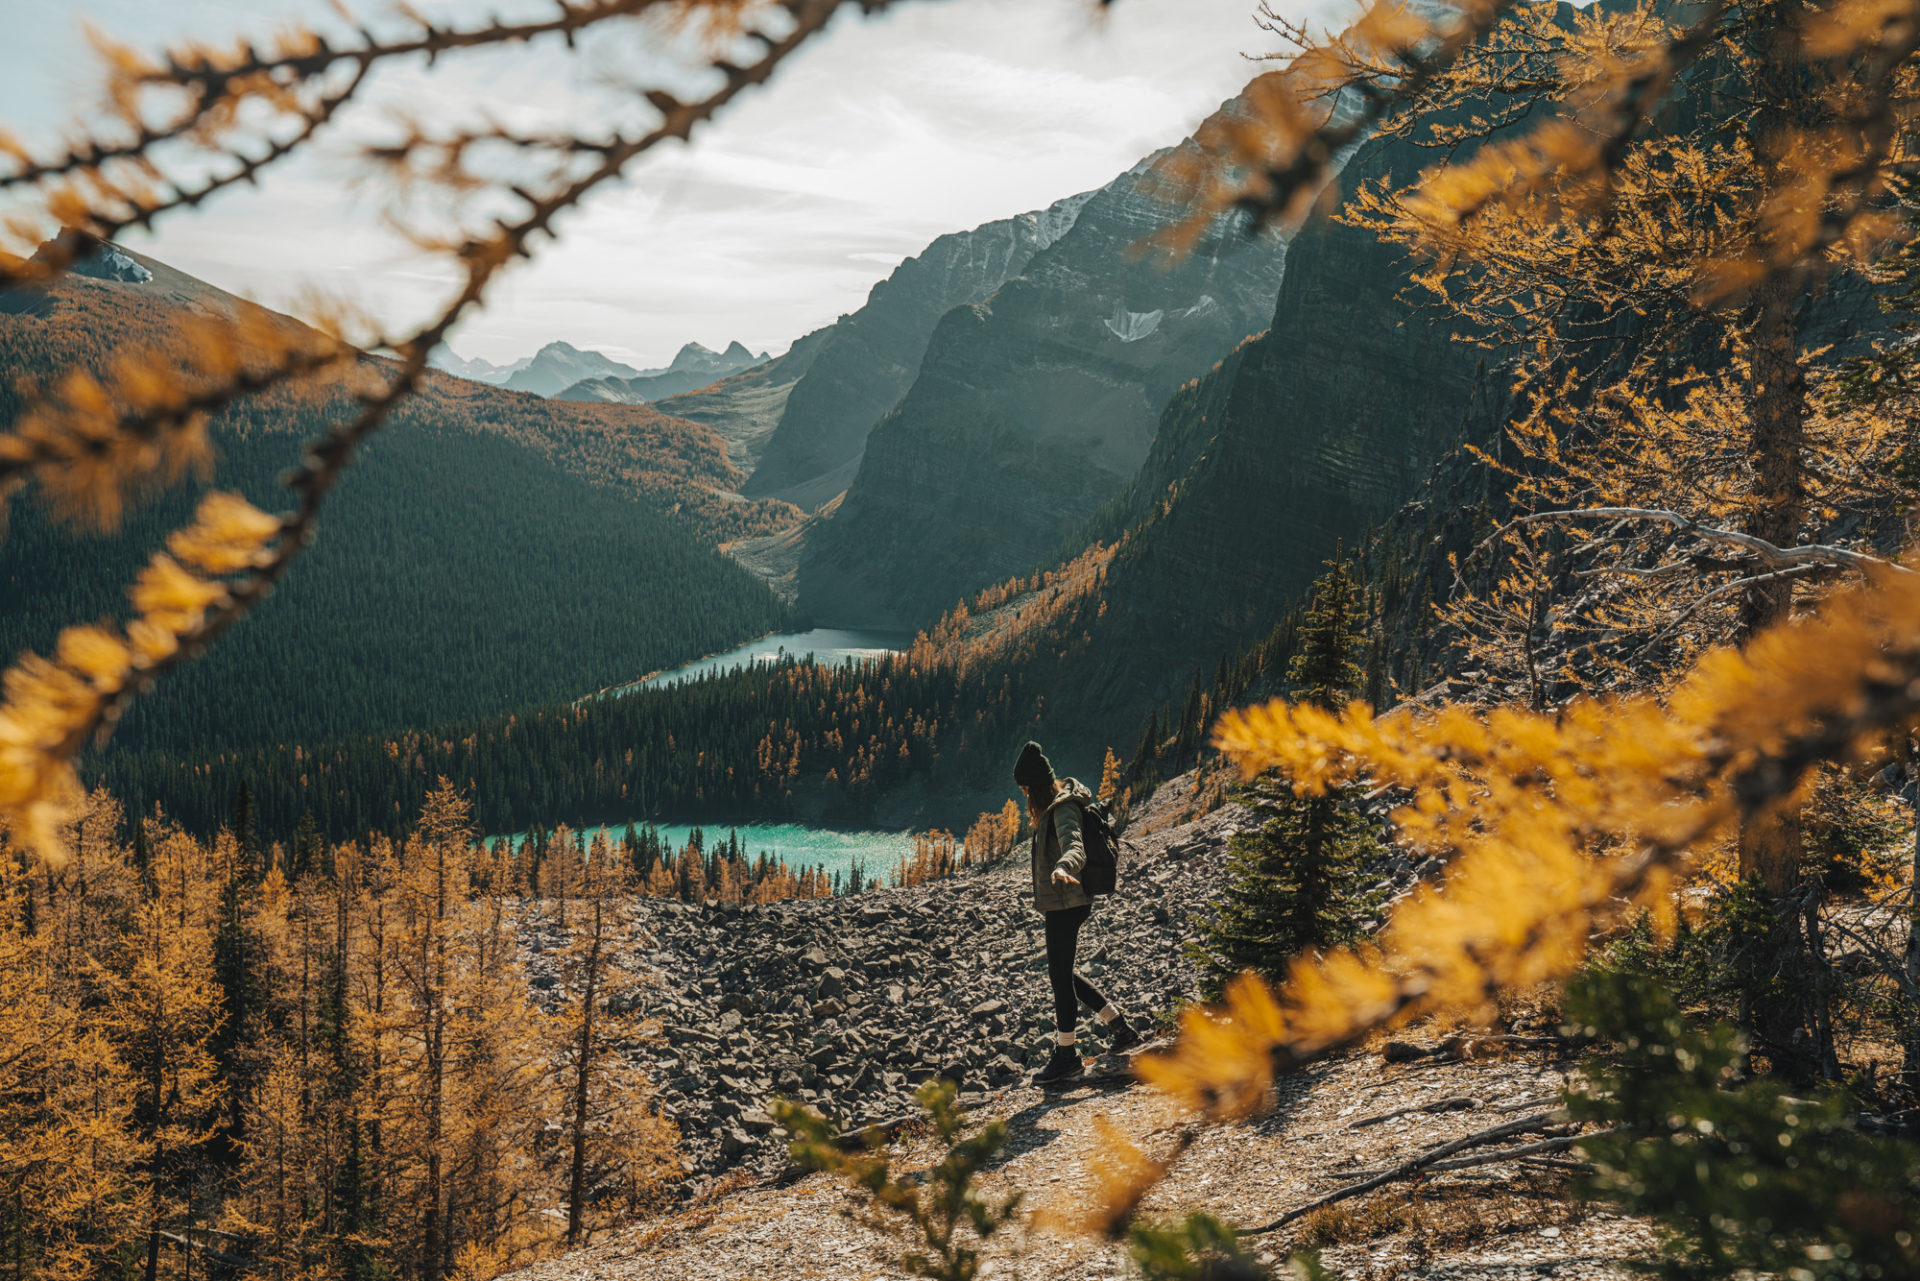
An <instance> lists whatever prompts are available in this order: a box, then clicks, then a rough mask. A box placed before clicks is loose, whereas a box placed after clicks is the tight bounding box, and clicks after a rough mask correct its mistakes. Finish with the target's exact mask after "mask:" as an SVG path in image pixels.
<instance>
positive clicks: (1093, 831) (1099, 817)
mask: <svg viewBox="0 0 1920 1281" xmlns="http://www.w3.org/2000/svg"><path fill="white" fill-rule="evenodd" d="M1080 839H1081V840H1083V841H1084V842H1086V846H1087V863H1086V866H1085V867H1083V868H1081V869H1080V888H1081V889H1083V890H1085V891H1086V892H1087V893H1089V894H1096V895H1097V894H1111V893H1113V890H1114V887H1115V886H1116V885H1117V884H1119V881H1120V834H1119V833H1118V832H1116V831H1114V830H1113V806H1111V805H1109V804H1108V803H1107V802H1106V801H1088V802H1087V803H1085V804H1084V805H1082V806H1081V807H1080Z"/></svg>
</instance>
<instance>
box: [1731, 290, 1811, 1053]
mask: <svg viewBox="0 0 1920 1281" xmlns="http://www.w3.org/2000/svg"><path fill="white" fill-rule="evenodd" d="M1796 302H1797V299H1796V298H1795V296H1794V295H1793V293H1792V292H1791V291H1790V290H1789V289H1788V288H1787V286H1786V285H1784V284H1782V283H1778V282H1776V283H1773V284H1770V285H1767V286H1765V287H1764V288H1763V289H1762V290H1761V291H1760V294H1759V296H1758V297H1757V298H1756V300H1755V311H1754V314H1753V316H1754V318H1753V328H1752V329H1751V330H1750V331H1749V333H1748V334H1747V336H1746V342H1745V344H1744V355H1745V356H1746V358H1747V361H1748V366H1749V371H1750V374H1749V376H1750V379H1751V382H1750V384H1749V400H1748V413H1749V417H1750V424H1749V426H1750V432H1751V435H1750V437H1749V441H1748V458H1749V460H1750V462H1751V464H1752V468H1753V492H1752V495H1751V497H1750V498H1749V501H1748V514H1747V521H1746V526H1747V532H1748V533H1751V534H1755V535H1758V536H1759V537H1761V538H1765V539H1766V540H1767V541H1769V542H1771V543H1773V544H1774V545H1776V546H1779V547H1792V546H1794V545H1795V544H1796V543H1798V542H1799V540H1800V535H1801V532H1802V528H1803V526H1804V525H1805V523H1806V519H1807V473H1806V456H1805V449H1806V425H1807V416H1808V412H1809V406H1808V399H1807V378H1806V372H1805V371H1804V370H1803V369H1802V368H1801V367H1800V336H1799V331H1798V328H1797V326H1796V325H1795V319H1794V311H1795V305H1796ZM1792 610H1793V583H1792V581H1791V580H1784V581H1780V582H1774V583H1768V584H1763V585H1761V586H1758V587H1755V588H1752V589H1749V591H1748V592H1747V596H1746V599H1745V601H1744V602H1743V604H1742V609H1741V630H1742V632H1743V633H1744V635H1745V636H1747V637H1749V638H1751V637H1752V636H1754V635H1755V634H1757V633H1758V632H1760V631H1763V630H1765V629H1766V628H1768V627H1771V626H1772V625H1774V624H1775V623H1778V622H1781V621H1783V620H1785V619H1786V618H1787V617H1788V615H1790V614H1791V613H1792ZM1801 846H1802V838H1801V823H1800V806H1799V803H1798V802H1797V801H1792V800H1788V801H1785V802H1783V803H1782V804H1780V805H1777V806H1775V807H1773V808H1771V809H1769V810H1766V811H1763V812H1761V813H1759V814H1755V815H1752V816H1750V817H1749V818H1748V819H1746V820H1745V821H1744V822H1743V823H1742V824H1741V825H1740V876H1741V879H1742V880H1746V881H1750V882H1756V883H1758V885H1759V886H1760V887H1761V888H1762V889H1764V890H1765V891H1766V893H1767V896H1768V897H1769V898H1770V899H1771V900H1772V905H1773V907H1774V908H1775V911H1774V913H1773V925H1772V926H1771V928H1769V929H1768V931H1767V933H1766V935H1765V937H1764V938H1762V939H1756V940H1753V941H1752V943H1751V944H1750V945H1748V946H1747V947H1745V948H1743V953H1744V955H1745V956H1746V958H1747V961H1746V964H1745V968H1746V971H1747V972H1746V974H1745V975H1743V983H1744V985H1745V986H1746V987H1747V988H1748V990H1747V991H1746V992H1744V993H1743V994H1742V1006H1743V1009H1744V1010H1745V1011H1747V1012H1748V1015H1749V1018H1750V1020H1751V1021H1750V1022H1748V1026H1749V1028H1750V1029H1751V1030H1752V1031H1753V1032H1754V1034H1755V1035H1756V1037H1757V1038H1758V1039H1759V1040H1760V1041H1761V1042H1762V1043H1763V1044H1764V1045H1765V1046H1766V1047H1767V1049H1768V1051H1769V1058H1770V1059H1772V1060H1773V1062H1774V1068H1775V1070H1776V1071H1777V1070H1782V1069H1784V1070H1786V1071H1787V1072H1788V1073H1790V1074H1791V1075H1793V1076H1795V1077H1796V1078H1803V1077H1808V1076H1811V1075H1812V1073H1813V1071H1814V1070H1815V1066H1816V1064H1817V1063H1818V1062H1819V1060H1820V1059H1822V1058H1824V1057H1825V1056H1824V1055H1822V1054H1820V1053H1819V1052H1818V1051H1817V1050H1816V1051H1815V1052H1814V1053H1813V1054H1808V1053H1807V1045H1808V1042H1809V1040H1810V1039H1811V1040H1813V1041H1818V1040H1819V1031H1818V1027H1819V1022H1820V1019H1819V1013H1818V1010H1817V1008H1816V1007H1817V1001H1816V999H1815V996H1816V993H1815V990H1814V989H1815V987H1816V986H1817V976H1816V975H1815V973H1814V968H1815V967H1814V965H1813V957H1812V956H1811V950H1810V949H1811V940H1810V939H1809V938H1808V937H1807V936H1806V934H1805V932H1804V928H1803V927H1804V921H1805V913H1804V912H1802V911H1800V910H1796V904H1795V900H1796V899H1797V898H1798V891H1799V889H1800V882H1801V875H1800V857H1801ZM1761 984H1767V985H1768V986H1769V988H1770V990H1769V992H1768V993H1767V994H1766V995H1765V996H1761V995H1760V994H1759V991H1758V989H1759V987H1760V985H1761ZM1743 1021H1747V1020H1743Z"/></svg>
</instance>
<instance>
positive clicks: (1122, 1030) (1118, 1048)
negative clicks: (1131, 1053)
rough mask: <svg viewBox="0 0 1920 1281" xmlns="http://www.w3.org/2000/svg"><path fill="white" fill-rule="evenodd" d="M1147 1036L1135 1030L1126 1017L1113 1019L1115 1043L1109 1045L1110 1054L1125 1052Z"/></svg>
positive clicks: (1135, 1046)
mask: <svg viewBox="0 0 1920 1281" xmlns="http://www.w3.org/2000/svg"><path fill="white" fill-rule="evenodd" d="M1144 1040H1145V1038H1144V1037H1142V1036H1141V1035H1140V1034H1139V1033H1138V1032H1136V1031H1134V1030H1133V1028H1132V1026H1131V1025H1130V1024H1129V1023H1128V1022H1127V1021H1126V1020H1125V1019H1115V1020H1114V1021H1113V1044H1112V1045H1110V1046H1108V1047H1107V1053H1108V1054H1125V1053H1126V1052H1127V1051H1128V1050H1131V1049H1135V1048H1137V1047H1138V1046H1140V1045H1141V1044H1142V1043H1143V1042H1144Z"/></svg>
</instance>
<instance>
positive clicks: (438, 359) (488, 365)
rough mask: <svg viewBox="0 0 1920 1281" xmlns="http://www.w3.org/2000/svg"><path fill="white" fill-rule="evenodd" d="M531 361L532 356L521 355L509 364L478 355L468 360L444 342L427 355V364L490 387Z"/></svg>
mask: <svg viewBox="0 0 1920 1281" xmlns="http://www.w3.org/2000/svg"><path fill="white" fill-rule="evenodd" d="M532 363H533V357H532V356H522V357H521V358H520V359H518V360H516V361H514V362H513V363H512V364H510V365H496V364H494V363H493V362H492V361H491V360H486V359H484V358H482V357H479V356H475V357H474V358H473V359H472V360H468V359H466V358H465V357H464V356H462V355H460V354H459V353H458V352H456V351H455V350H454V349H453V348H451V347H449V346H447V345H446V344H445V343H442V344H440V345H439V346H438V347H436V348H434V349H433V354H432V355H431V356H428V357H427V364H428V365H430V366H432V367H433V368H435V369H438V370H439V371H440V372H442V373H446V374H452V375H453V376H454V377H455V378H466V379H469V380H471V381H473V382H477V383H486V384H487V385H488V386H491V387H498V386H500V385H501V384H503V383H505V382H506V381H507V379H509V378H511V377H513V376H514V375H515V374H517V373H519V372H520V371H521V370H522V369H525V368H526V367H527V366H528V365H531V364H532Z"/></svg>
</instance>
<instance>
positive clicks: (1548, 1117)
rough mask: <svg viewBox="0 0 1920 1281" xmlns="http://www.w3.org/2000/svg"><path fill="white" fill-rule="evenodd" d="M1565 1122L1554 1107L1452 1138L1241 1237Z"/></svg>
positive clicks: (1565, 1118)
mask: <svg viewBox="0 0 1920 1281" xmlns="http://www.w3.org/2000/svg"><path fill="white" fill-rule="evenodd" d="M1567 1121H1568V1117H1567V1114H1566V1113H1565V1112H1564V1111H1562V1110H1560V1109H1558V1108H1556V1109H1554V1110H1553V1111H1551V1112H1536V1113H1534V1114H1533V1115H1532V1116H1525V1117H1521V1118H1520V1119H1519V1120H1518V1121H1508V1122H1507V1123H1506V1124H1505V1125H1496V1126H1493V1127H1491V1128H1489V1129H1485V1130H1480V1131H1478V1132H1476V1133H1473V1134H1469V1135H1467V1136H1466V1137H1465V1138H1460V1139H1455V1140H1453V1141H1452V1142H1451V1143H1442V1144H1441V1145H1440V1146H1439V1147H1437V1148H1434V1149H1432V1150H1430V1151H1427V1152H1422V1153H1421V1154H1420V1155H1419V1156H1417V1157H1414V1158H1413V1159H1412V1160H1410V1161H1403V1162H1402V1163H1401V1164H1399V1165H1396V1166H1394V1167H1393V1168H1392V1169H1390V1170H1384V1171H1382V1172H1380V1173H1379V1174H1376V1175H1373V1176H1372V1177H1371V1178H1365V1179H1361V1180H1360V1181H1359V1182H1358V1183H1349V1184H1348V1185H1347V1186H1345V1187H1343V1188H1336V1189H1334V1190H1333V1191H1332V1192H1329V1193H1327V1194H1326V1195H1325V1196H1323V1197H1317V1198H1315V1199H1314V1200H1312V1201H1309V1202H1307V1203H1306V1204H1305V1205H1302V1206H1297V1207H1295V1208H1294V1209H1291V1210H1288V1211H1287V1212H1286V1213H1285V1214H1283V1215H1281V1216H1280V1217H1279V1218H1277V1219H1275V1220H1274V1221H1273V1222H1272V1223H1268V1224H1265V1225H1263V1226H1261V1227H1257V1228H1249V1229H1247V1230H1246V1231H1245V1232H1243V1233H1242V1234H1241V1235H1242V1236H1253V1235H1257V1234H1259V1233H1262V1232H1272V1231H1274V1230H1275V1229H1276V1228H1284V1227H1285V1226H1287V1224H1289V1223H1292V1222H1293V1221H1294V1220H1295V1219H1298V1218H1300V1217H1302V1216H1303V1215H1307V1214H1311V1213H1312V1212H1313V1211H1315V1210H1318V1209H1319V1208H1320V1207H1321V1206H1323V1205H1332V1204H1333V1203H1334V1202H1336V1201H1345V1200H1347V1199H1348V1198H1349V1197H1356V1196H1361V1195H1363V1194H1365V1193H1368V1192H1371V1191H1373V1190H1374V1189H1375V1188H1378V1187H1383V1186H1385V1185H1386V1184H1389V1183H1394V1182H1397V1181H1399V1180H1401V1179H1408V1178H1412V1177H1413V1176H1414V1175H1416V1174H1421V1173H1423V1172H1425V1171H1427V1170H1431V1169H1433V1168H1434V1167H1435V1166H1436V1165H1438V1164H1439V1163H1440V1162H1442V1161H1444V1160H1446V1159H1447V1158H1448V1157H1450V1156H1452V1155H1453V1154H1454V1153H1456V1152H1464V1151H1466V1150H1468V1149H1469V1148H1477V1147H1485V1146H1486V1145H1487V1144H1489V1143H1498V1142H1500V1140H1502V1139H1510V1138H1513V1137H1514V1136H1515V1135H1519V1134H1530V1133H1532V1132H1533V1131H1535V1130H1544V1129H1548V1128H1549V1127H1552V1126H1556V1125H1565V1124H1566V1123H1567ZM1527 1146H1528V1147H1529V1148H1530V1147H1532V1146H1533V1145H1531V1144H1529V1145H1527ZM1515 1154H1517V1155H1528V1153H1520V1152H1518V1150H1516V1152H1515ZM1502 1159H1510V1157H1503V1158H1502Z"/></svg>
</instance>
